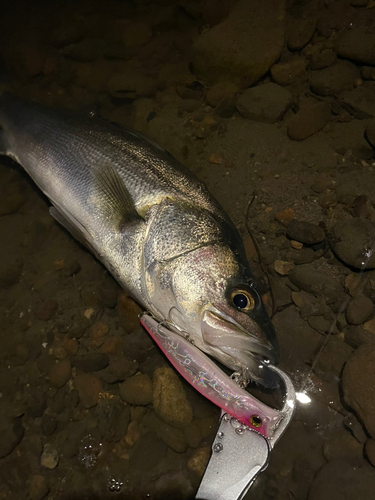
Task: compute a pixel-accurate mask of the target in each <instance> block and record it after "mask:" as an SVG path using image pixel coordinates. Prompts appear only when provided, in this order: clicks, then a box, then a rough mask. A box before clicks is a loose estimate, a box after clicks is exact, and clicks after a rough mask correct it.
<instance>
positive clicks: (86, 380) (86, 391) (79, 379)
mask: <svg viewBox="0 0 375 500" xmlns="http://www.w3.org/2000/svg"><path fill="white" fill-rule="evenodd" d="M74 383H75V386H76V388H77V390H78V394H79V398H80V400H81V402H82V404H83V406H84V407H85V408H92V407H93V406H95V405H96V404H97V403H98V400H99V394H100V392H101V391H102V384H101V382H100V380H99V379H98V378H96V377H94V376H93V375H90V374H88V373H83V374H80V375H77V376H76V378H75V379H74Z"/></svg>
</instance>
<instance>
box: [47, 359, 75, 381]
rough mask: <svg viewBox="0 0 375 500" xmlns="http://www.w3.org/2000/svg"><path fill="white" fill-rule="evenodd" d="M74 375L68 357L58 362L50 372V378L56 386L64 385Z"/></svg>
mask: <svg viewBox="0 0 375 500" xmlns="http://www.w3.org/2000/svg"><path fill="white" fill-rule="evenodd" d="M71 376H72V366H71V364H70V361H69V360H68V359H63V360H62V361H59V362H58V363H56V364H55V365H54V366H53V367H52V368H51V370H50V372H49V380H50V382H51V384H52V385H53V386H54V387H62V386H63V385H65V384H66V383H67V382H68V380H69V379H70V377H71Z"/></svg>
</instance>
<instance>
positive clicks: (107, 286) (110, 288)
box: [99, 276, 120, 308]
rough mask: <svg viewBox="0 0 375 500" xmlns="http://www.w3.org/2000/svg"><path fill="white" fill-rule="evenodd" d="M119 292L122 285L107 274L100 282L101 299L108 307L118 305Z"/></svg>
mask: <svg viewBox="0 0 375 500" xmlns="http://www.w3.org/2000/svg"><path fill="white" fill-rule="evenodd" d="M119 293H120V287H119V286H118V284H117V283H116V281H115V280H114V279H113V278H112V277H111V276H107V277H106V278H105V280H104V281H103V282H102V283H101V284H100V287H99V295H100V299H101V301H102V302H103V304H104V305H105V306H106V307H110V308H113V307H116V305H117V300H118V296H119Z"/></svg>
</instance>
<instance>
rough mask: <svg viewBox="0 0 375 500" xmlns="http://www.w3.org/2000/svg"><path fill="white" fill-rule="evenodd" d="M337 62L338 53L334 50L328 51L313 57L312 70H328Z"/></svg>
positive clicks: (311, 60) (311, 61)
mask: <svg viewBox="0 0 375 500" xmlns="http://www.w3.org/2000/svg"><path fill="white" fill-rule="evenodd" d="M336 61H337V55H336V52H335V51H333V50H332V49H326V50H323V51H322V52H318V53H316V54H313V55H312V56H311V59H310V69H312V70H317V69H323V68H328V66H332V64H335V62H336Z"/></svg>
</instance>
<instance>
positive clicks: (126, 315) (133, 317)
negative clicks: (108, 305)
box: [116, 292, 142, 333]
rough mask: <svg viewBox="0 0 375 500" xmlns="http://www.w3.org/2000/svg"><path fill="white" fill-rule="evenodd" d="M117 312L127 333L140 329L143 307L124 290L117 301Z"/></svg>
mask: <svg viewBox="0 0 375 500" xmlns="http://www.w3.org/2000/svg"><path fill="white" fill-rule="evenodd" d="M116 310H117V313H118V316H119V320H120V323H121V326H122V327H123V329H124V330H125V331H126V332H127V333H131V332H133V331H135V330H137V329H139V317H138V316H139V314H140V313H141V312H142V309H141V308H140V307H139V305H138V304H137V303H136V302H135V301H134V300H133V299H132V298H130V297H129V296H128V295H126V294H125V293H124V292H122V293H120V295H119V297H118V303H117V308H116Z"/></svg>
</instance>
